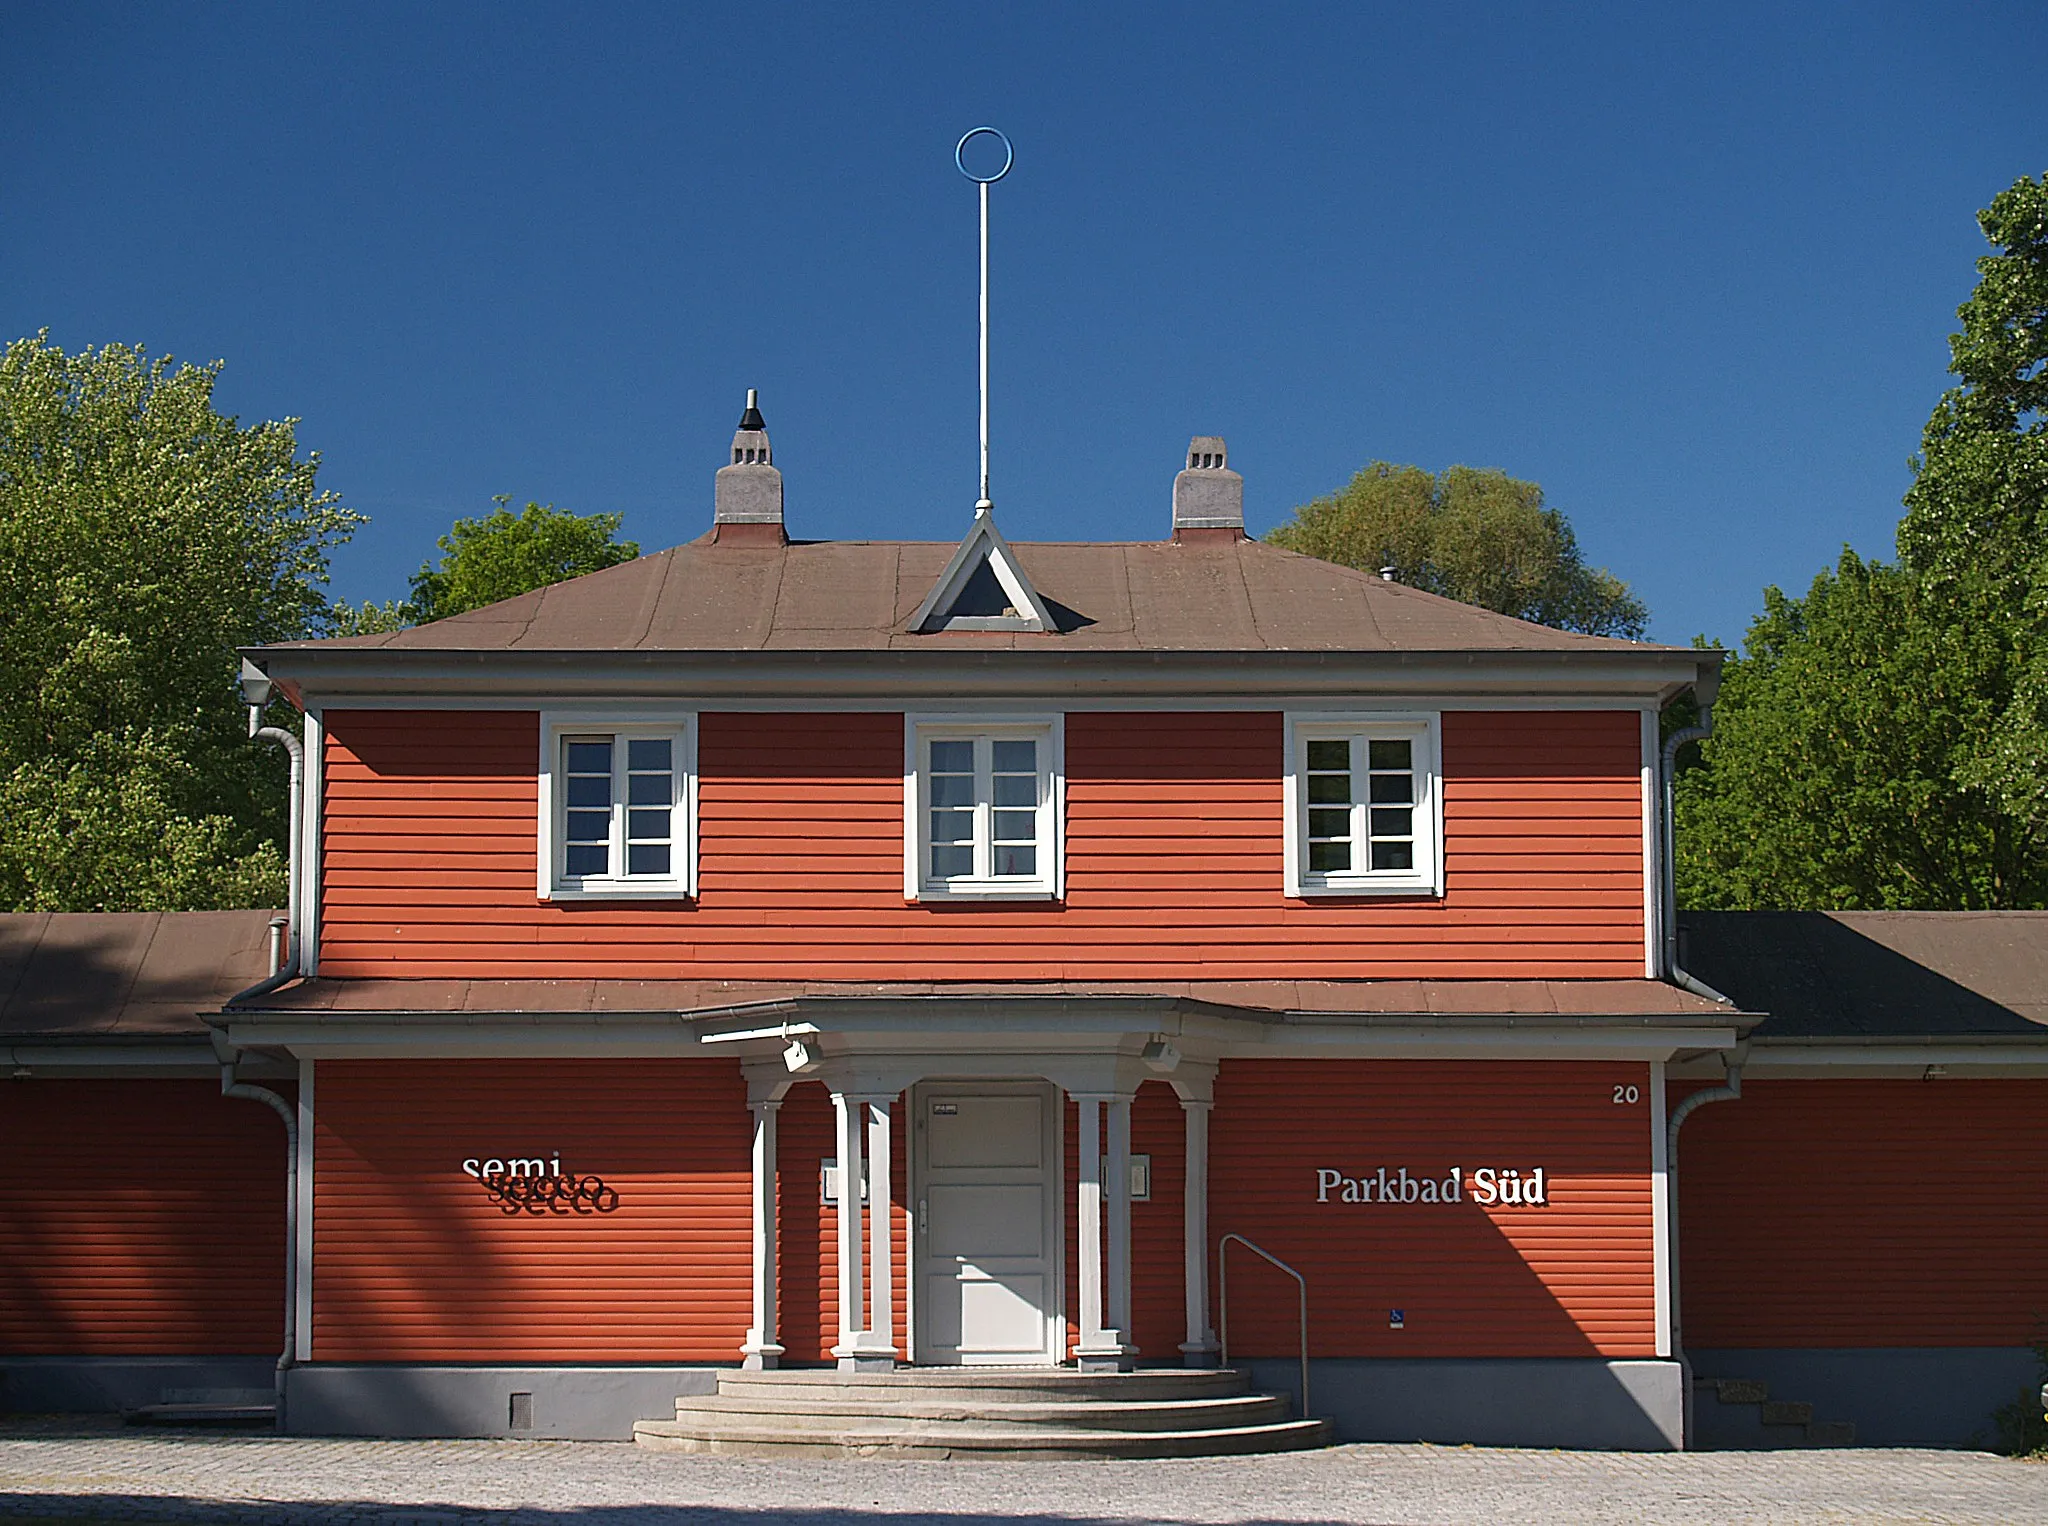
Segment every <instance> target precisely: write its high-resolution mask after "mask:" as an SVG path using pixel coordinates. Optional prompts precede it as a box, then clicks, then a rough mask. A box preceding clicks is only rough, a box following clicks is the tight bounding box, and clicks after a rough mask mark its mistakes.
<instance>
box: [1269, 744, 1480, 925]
mask: <svg viewBox="0 0 2048 1526" xmlns="http://www.w3.org/2000/svg"><path fill="white" fill-rule="evenodd" d="M1340 737H1341V738H1345V739H1347V740H1348V739H1353V738H1364V739H1366V740H1370V741H1394V740H1400V741H1405V742H1407V743H1408V744H1409V745H1410V747H1411V748H1412V751H1411V753H1410V758H1411V761H1412V763H1413V766H1414V769H1415V790H1416V800H1415V805H1414V810H1415V817H1414V827H1415V863H1414V866H1413V867H1412V868H1408V869H1371V868H1367V869H1349V870H1344V871H1342V872H1322V873H1316V872H1311V871H1310V869H1309V867H1308V857H1309V855H1308V798H1307V796H1308V744H1309V743H1310V742H1312V741H1313V742H1321V741H1332V740H1335V739H1337V738H1340ZM1442 760H1443V721H1442V717H1441V716H1440V715H1439V714H1438V713H1436V712H1435V711H1372V710H1355V711H1330V710H1304V711H1289V712H1288V715H1287V766H1286V778H1285V800H1286V811H1285V815H1286V830H1287V841H1286V854H1285V858H1286V886H1285V889H1286V893H1287V895H1288V896H1289V897H1290V898H1292V899H1305V898H1313V897H1319V896H1368V895H1405V896H1422V895H1427V896H1441V895H1442V894H1443V893H1444V868H1443V865H1444V853H1443V841H1444V805H1443V795H1444V792H1443V763H1442ZM1359 793H1366V791H1360V792H1359ZM1367 808H1368V802H1366V801H1357V802H1354V804H1353V806H1352V809H1353V810H1354V811H1360V812H1362V811H1364V810H1365V809H1367ZM1358 840H1359V839H1357V838H1356V837H1354V841H1358ZM1367 851H1368V852H1370V849H1368V850H1367Z"/></svg>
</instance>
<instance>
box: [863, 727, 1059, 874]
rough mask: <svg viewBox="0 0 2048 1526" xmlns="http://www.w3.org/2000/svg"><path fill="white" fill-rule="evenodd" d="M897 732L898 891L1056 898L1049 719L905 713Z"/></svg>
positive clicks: (1054, 753) (1055, 751)
mask: <svg viewBox="0 0 2048 1526" xmlns="http://www.w3.org/2000/svg"><path fill="white" fill-rule="evenodd" d="M905 740H906V743H907V746H906V753H907V756H906V758H905V760H904V761H905V767H904V778H903V788H904V807H905V815H906V820H905V822H904V828H905V830H904V895H905V896H906V897H907V898H908V899H911V900H938V899H944V898H946V897H949V896H978V897H982V898H988V899H1002V898H1013V899H1049V898H1051V897H1054V896H1057V895H1058V894H1059V887H1060V863H1059V859H1060V841H1059V836H1060V822H1059V807H1060V796H1061V773H1062V769H1061V757H1060V742H1061V727H1060V724H1059V721H1058V719H1057V718H1051V717H1032V718H1019V719H1014V720H1012V719H1007V718H1006V719H1003V720H1000V721H998V720H994V719H991V720H989V721H986V722H977V721H974V720H970V719H966V718H961V717H951V716H946V717H938V716H911V717H909V718H908V721H907V736H906V738H905Z"/></svg>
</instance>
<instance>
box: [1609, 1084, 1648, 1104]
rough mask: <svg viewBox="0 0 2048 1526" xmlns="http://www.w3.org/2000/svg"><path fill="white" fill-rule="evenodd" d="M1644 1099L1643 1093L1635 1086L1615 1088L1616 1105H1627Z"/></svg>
mask: <svg viewBox="0 0 2048 1526" xmlns="http://www.w3.org/2000/svg"><path fill="white" fill-rule="evenodd" d="M1642 1100H1643V1094H1642V1093H1641V1092H1639V1091H1637V1090H1636V1089H1635V1088H1634V1087H1633V1086H1617V1087H1615V1088H1614V1105H1615V1106H1616V1107H1626V1106H1627V1105H1628V1104H1629V1103H1631V1102H1640V1101H1642Z"/></svg>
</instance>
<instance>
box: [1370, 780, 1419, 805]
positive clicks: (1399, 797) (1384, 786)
mask: <svg viewBox="0 0 2048 1526" xmlns="http://www.w3.org/2000/svg"><path fill="white" fill-rule="evenodd" d="M1414 799H1415V776H1414V775H1413V774H1374V775H1373V776H1372V803H1373V804H1374V805H1382V804H1394V805H1407V804H1409V803H1410V802H1412V801H1413V800H1414Z"/></svg>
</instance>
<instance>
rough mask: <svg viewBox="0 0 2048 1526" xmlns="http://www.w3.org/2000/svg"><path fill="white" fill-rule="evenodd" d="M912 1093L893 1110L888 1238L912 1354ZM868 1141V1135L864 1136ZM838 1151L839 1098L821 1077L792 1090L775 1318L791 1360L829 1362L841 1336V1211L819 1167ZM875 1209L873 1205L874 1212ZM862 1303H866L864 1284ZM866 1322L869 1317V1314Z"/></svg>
mask: <svg viewBox="0 0 2048 1526" xmlns="http://www.w3.org/2000/svg"><path fill="white" fill-rule="evenodd" d="M908 1101H909V1093H907V1092H906V1093H905V1094H904V1095H903V1096H901V1097H898V1098H897V1099H896V1101H895V1103H894V1104H893V1106H892V1107H891V1109H890V1130H889V1140H890V1146H891V1148H890V1168H889V1185H890V1193H891V1196H892V1198H893V1200H894V1201H893V1203H892V1205H891V1234H890V1239H889V1247H890V1264H891V1275H892V1278H893V1285H892V1288H891V1292H892V1295H893V1303H894V1306H895V1311H896V1350H897V1353H898V1354H899V1355H902V1354H904V1353H906V1352H908V1350H909V1349H910V1348H909V1345H908V1341H909V1339H910V1336H909V1328H910V1327H909V1312H910V1304H909V1298H910V1275H909V1266H908V1263H907V1261H906V1256H907V1253H908V1250H909V1245H910V1236H909V1224H910V1217H909V1213H910V1210H909V1191H910V1172H909V1166H908V1164H907V1162H908V1157H909V1131H910V1125H911V1119H910V1110H909V1107H908V1105H907V1104H908ZM863 1145H865V1138H863ZM838 1154H839V1140H838V1136H837V1134H836V1133H835V1124H834V1120H833V1111H832V1096H831V1093H830V1092H828V1091H827V1090H826V1089H825V1088H824V1087H823V1086H822V1085H819V1084H818V1083H817V1082H815V1081H809V1082H803V1083H801V1084H799V1085H796V1086H793V1087H791V1088H790V1089H789V1094H788V1096H787V1097H785V1098H784V1099H783V1103H782V1110H781V1113H780V1114H779V1117H778V1122H777V1129H776V1154H775V1175H776V1190H775V1200H776V1228H777V1230H778V1237H777V1241H776V1244H777V1255H778V1257H779V1261H778V1265H777V1267H776V1284H777V1293H778V1297H777V1304H776V1321H777V1323H778V1324H779V1325H780V1327H781V1328H780V1330H779V1332H778V1333H779V1338H780V1340H781V1344H782V1348H783V1352H784V1356H783V1360H784V1361H786V1362H792V1363H795V1362H830V1361H831V1360H832V1359H833V1358H832V1348H833V1346H835V1345H836V1344H838V1341H839V1241H838V1233H839V1228H838V1221H839V1214H838V1210H837V1209H835V1208H830V1207H827V1206H826V1205H825V1204H824V1202H823V1201H821V1198H822V1193H821V1192H820V1190H819V1181H818V1172H819V1169H820V1167H821V1166H822V1165H823V1163H824V1162H825V1161H828V1160H832V1159H834V1158H836V1157H837V1156H838ZM869 1211H870V1212H872V1211H873V1210H872V1209H870V1210H869ZM867 1234H868V1218H867V1215H866V1214H863V1215H862V1219H861V1246H862V1256H861V1272H862V1275H863V1277H866V1276H868V1275H870V1274H871V1273H872V1271H873V1267H874V1262H873V1260H872V1258H871V1257H869V1256H868V1255H867V1254H866V1246H867V1243H868V1242H867ZM861 1299H862V1303H861V1307H862V1309H863V1310H865V1309H866V1307H867V1303H866V1300H867V1290H866V1285H865V1283H863V1285H862V1291H861ZM863 1319H865V1314H863Z"/></svg>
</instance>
